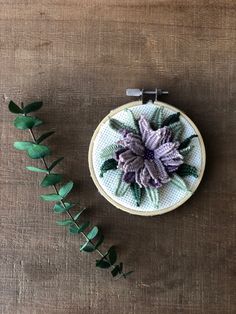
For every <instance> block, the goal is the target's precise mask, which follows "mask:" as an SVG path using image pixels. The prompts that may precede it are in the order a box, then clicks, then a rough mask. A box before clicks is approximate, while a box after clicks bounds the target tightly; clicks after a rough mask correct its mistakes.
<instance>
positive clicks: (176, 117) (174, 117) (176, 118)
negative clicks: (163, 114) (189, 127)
mask: <svg viewBox="0 0 236 314" xmlns="http://www.w3.org/2000/svg"><path fill="white" fill-rule="evenodd" d="M179 116H180V112H177V113H174V114H171V115H170V116H169V117H167V118H166V119H165V120H164V121H163V123H162V127H163V126H168V125H170V124H172V123H175V122H177V121H179Z"/></svg>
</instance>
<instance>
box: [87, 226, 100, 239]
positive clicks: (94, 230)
mask: <svg viewBox="0 0 236 314" xmlns="http://www.w3.org/2000/svg"><path fill="white" fill-rule="evenodd" d="M98 233H99V228H98V227H97V226H94V227H93V228H92V230H91V231H89V233H88V234H87V238H88V239H89V240H92V239H94V238H95V237H96V236H97V235H98Z"/></svg>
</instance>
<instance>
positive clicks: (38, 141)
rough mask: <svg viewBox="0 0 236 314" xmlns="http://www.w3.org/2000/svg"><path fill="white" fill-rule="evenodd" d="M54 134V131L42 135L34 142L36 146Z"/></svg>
mask: <svg viewBox="0 0 236 314" xmlns="http://www.w3.org/2000/svg"><path fill="white" fill-rule="evenodd" d="M54 133H55V132H54V131H51V132H47V133H44V134H42V135H41V136H40V137H39V138H38V139H37V141H36V143H37V144H39V143H41V142H42V141H44V140H45V139H46V138H48V137H49V136H51V135H52V134H54Z"/></svg>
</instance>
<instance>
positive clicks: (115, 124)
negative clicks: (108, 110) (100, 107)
mask: <svg viewBox="0 0 236 314" xmlns="http://www.w3.org/2000/svg"><path fill="white" fill-rule="evenodd" d="M109 125H110V127H111V128H112V129H113V130H115V131H121V130H128V131H130V132H133V133H137V132H136V131H135V129H134V128H132V127H130V126H128V125H126V124H125V123H123V122H120V121H119V120H116V119H110V120H109Z"/></svg>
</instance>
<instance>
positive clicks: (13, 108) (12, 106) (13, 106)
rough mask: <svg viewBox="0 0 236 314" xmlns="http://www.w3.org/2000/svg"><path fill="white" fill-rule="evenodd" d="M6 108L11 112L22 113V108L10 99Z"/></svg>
mask: <svg viewBox="0 0 236 314" xmlns="http://www.w3.org/2000/svg"><path fill="white" fill-rule="evenodd" d="M8 108H9V110H10V111H11V112H12V113H17V114H18V113H23V110H22V109H21V108H20V107H19V106H17V104H15V103H14V101H12V100H11V101H10V102H9V105H8Z"/></svg>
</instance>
